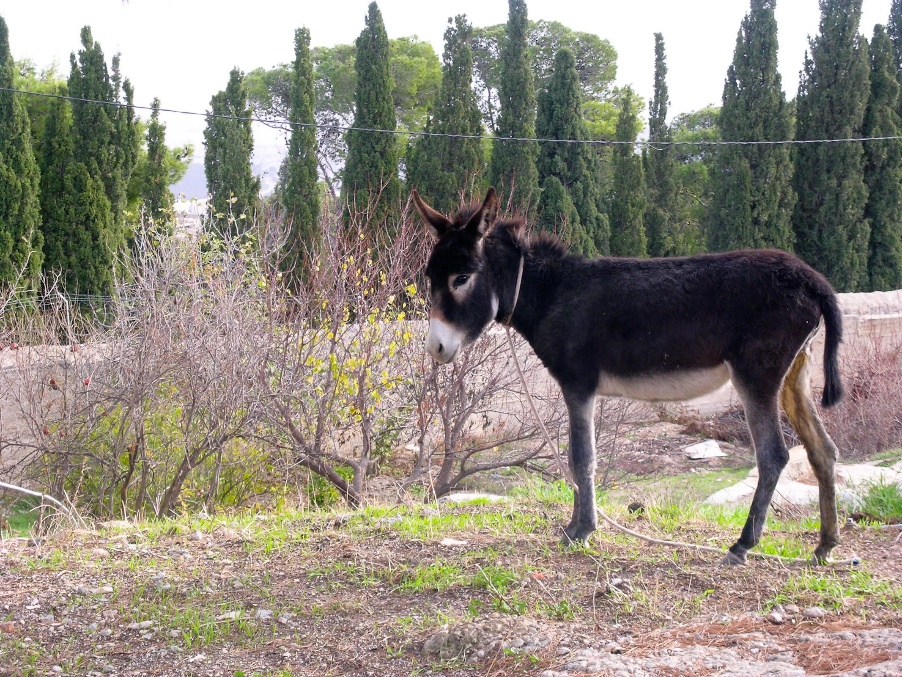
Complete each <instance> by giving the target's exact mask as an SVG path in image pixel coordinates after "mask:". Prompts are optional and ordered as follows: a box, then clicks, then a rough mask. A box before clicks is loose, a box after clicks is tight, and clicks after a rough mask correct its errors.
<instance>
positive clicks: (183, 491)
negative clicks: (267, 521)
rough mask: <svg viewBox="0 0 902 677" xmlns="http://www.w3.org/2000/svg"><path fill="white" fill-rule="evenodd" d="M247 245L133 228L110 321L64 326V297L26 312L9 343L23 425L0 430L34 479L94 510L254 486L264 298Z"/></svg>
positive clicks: (158, 505) (235, 498) (157, 507)
mask: <svg viewBox="0 0 902 677" xmlns="http://www.w3.org/2000/svg"><path fill="white" fill-rule="evenodd" d="M246 254H247V251H246V250H242V249H241V248H240V247H239V246H238V245H237V243H223V242H218V241H216V240H215V239H209V240H205V241H203V242H201V241H198V240H193V239H184V238H179V237H172V236H164V235H160V234H152V233H143V234H142V233H139V234H138V236H137V237H136V241H135V255H134V257H133V258H132V259H130V260H129V261H127V262H125V266H126V270H127V272H128V280H129V282H128V284H127V285H126V284H119V285H118V287H117V290H116V294H115V296H114V297H113V299H112V300H111V301H110V312H109V316H110V317H112V318H114V319H113V323H112V325H111V326H103V325H99V324H97V323H94V324H93V325H89V323H88V322H87V321H86V320H85V316H84V315H82V319H81V320H80V322H79V323H78V325H79V326H80V328H81V332H82V334H81V335H79V336H74V335H73V332H72V327H73V324H74V323H73V322H72V319H71V313H72V310H71V309H70V308H69V307H68V306H67V305H66V306H65V312H64V311H63V309H62V306H60V307H56V308H50V309H46V308H45V309H43V310H42V312H36V313H33V314H31V315H28V316H23V318H22V320H21V324H20V326H19V328H18V331H19V333H21V334H23V335H24V334H28V335H29V336H30V339H31V342H32V343H33V346H34V347H32V348H29V349H27V350H26V349H22V350H20V351H19V357H18V359H17V364H16V368H17V379H16V389H17V390H16V393H15V398H14V399H15V402H16V404H17V406H18V410H19V411H18V414H19V418H20V420H22V421H24V423H25V425H26V426H27V428H28V430H27V433H28V434H21V431H20V434H18V435H16V436H13V437H11V438H7V439H6V444H7V445H13V444H14V445H18V447H19V449H20V452H21V453H20V454H19V460H20V464H21V468H22V470H23V472H24V473H25V475H26V476H27V477H29V478H30V479H31V482H32V483H33V484H35V485H37V486H41V487H46V488H47V489H48V490H49V491H50V492H51V493H53V494H55V495H59V496H66V497H68V498H69V500H71V501H72V502H73V503H75V504H77V505H80V506H82V507H84V508H86V509H87V510H88V511H89V512H90V513H92V514H94V515H96V516H122V515H131V514H144V513H147V512H150V513H151V514H154V515H157V516H161V515H164V514H172V513H173V512H175V511H176V510H177V509H178V508H179V506H180V505H183V504H189V505H192V506H194V507H204V506H206V507H208V508H212V507H213V506H214V505H217V504H220V503H222V502H224V499H225V498H226V496H227V495H229V494H230V498H229V502H240V501H241V500H243V499H244V498H246V497H247V495H248V494H249V493H252V491H253V489H252V488H250V487H251V486H252V485H253V483H254V482H255V481H256V478H255V477H254V475H252V474H249V473H250V472H255V471H256V469H254V470H251V469H250V468H249V465H250V464H249V463H248V461H249V460H254V455H255V453H257V451H256V450H254V449H253V448H252V447H251V446H250V445H249V440H250V439H251V433H252V432H253V421H254V419H255V417H256V416H257V414H258V412H259V407H258V406H257V402H256V401H255V400H254V396H255V391H254V389H253V387H252V385H253V378H252V377H253V375H254V374H255V373H256V372H257V368H256V364H255V362H256V360H257V359H258V358H257V356H258V355H259V349H258V346H257V345H255V337H256V327H257V325H258V324H259V318H260V317H261V310H262V309H263V308H264V305H263V303H262V302H260V301H259V300H258V299H257V298H256V296H262V295H261V294H258V293H257V290H258V285H257V282H258V280H257V278H258V277H259V276H258V274H257V273H256V271H255V268H254V259H253V257H251V256H248V255H246ZM60 337H64V340H63V341H60ZM259 453H262V452H259ZM261 465H264V464H261Z"/></svg>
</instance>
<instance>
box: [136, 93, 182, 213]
mask: <svg viewBox="0 0 902 677" xmlns="http://www.w3.org/2000/svg"><path fill="white" fill-rule="evenodd" d="M142 186H143V194H142V195H141V201H142V202H143V204H144V211H145V213H146V214H147V216H149V217H150V218H151V219H152V220H153V221H154V222H155V223H161V224H162V223H168V222H169V221H171V219H172V206H173V203H174V199H173V197H172V191H171V190H169V169H168V167H167V166H166V125H164V124H163V123H162V122H160V100H159V99H154V100H153V103H152V104H151V114H150V124H148V125H147V162H146V164H145V165H144V181H143V182H142Z"/></svg>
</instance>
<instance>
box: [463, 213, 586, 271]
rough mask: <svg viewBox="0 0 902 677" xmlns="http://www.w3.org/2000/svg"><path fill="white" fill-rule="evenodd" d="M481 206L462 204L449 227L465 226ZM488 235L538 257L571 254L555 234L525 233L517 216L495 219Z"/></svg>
mask: <svg viewBox="0 0 902 677" xmlns="http://www.w3.org/2000/svg"><path fill="white" fill-rule="evenodd" d="M481 207H482V203H480V202H471V203H470V204H466V205H462V206H461V207H460V209H458V210H457V212H456V213H455V214H454V216H453V217H452V219H451V228H452V229H458V228H463V227H464V226H466V225H467V223H469V222H470V220H471V219H472V218H473V217H474V216H476V214H477V213H478V212H479V210H480V209H481ZM489 237H490V238H493V239H495V240H498V241H500V242H503V243H505V244H508V245H511V246H512V247H514V248H515V249H518V250H520V251H522V252H530V253H532V254H533V255H536V256H539V257H550V258H563V257H564V256H567V255H568V254H571V252H569V250H568V249H567V245H566V244H564V243H563V242H562V241H561V240H560V238H558V237H557V235H554V234H552V233H549V232H547V231H538V232H534V233H532V234H531V235H527V233H526V221H525V220H524V219H522V218H519V217H515V218H510V219H500V220H498V221H496V222H495V225H494V226H492V230H491V232H490V233H489Z"/></svg>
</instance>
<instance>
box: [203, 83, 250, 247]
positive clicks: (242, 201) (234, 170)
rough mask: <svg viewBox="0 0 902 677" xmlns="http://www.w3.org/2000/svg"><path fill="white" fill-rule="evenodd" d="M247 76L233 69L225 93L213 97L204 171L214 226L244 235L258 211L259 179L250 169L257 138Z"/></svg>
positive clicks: (208, 122) (232, 233) (224, 230)
mask: <svg viewBox="0 0 902 677" xmlns="http://www.w3.org/2000/svg"><path fill="white" fill-rule="evenodd" d="M250 115H251V111H250V108H249V107H248V103H247V89H246V88H245V85H244V74H243V73H242V72H241V71H240V70H239V69H238V68H233V69H232V71H231V73H229V82H228V84H227V85H226V88H225V90H223V91H221V92H218V93H217V94H214V95H213V98H212V99H211V100H210V114H209V115H207V126H206V128H205V129H204V171H205V173H206V175H207V191H208V192H209V193H210V196H211V200H212V214H213V224H214V225H215V226H216V227H217V228H218V229H219V230H220V231H221V232H223V233H228V234H230V235H233V236H235V235H241V234H243V233H244V232H245V231H247V230H248V228H250V226H251V223H252V221H253V217H254V211H255V210H256V208H257V202H258V199H259V193H260V179H258V178H256V177H254V174H253V171H252V170H251V156H252V155H253V154H254V135H253V132H252V131H251V120H250Z"/></svg>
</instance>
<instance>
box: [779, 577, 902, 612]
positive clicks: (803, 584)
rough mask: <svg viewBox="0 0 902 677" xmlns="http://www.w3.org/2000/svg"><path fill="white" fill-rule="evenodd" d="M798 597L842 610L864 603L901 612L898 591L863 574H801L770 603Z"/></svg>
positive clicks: (901, 596) (901, 592) (901, 594)
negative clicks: (864, 601)
mask: <svg viewBox="0 0 902 677" xmlns="http://www.w3.org/2000/svg"><path fill="white" fill-rule="evenodd" d="M799 597H801V598H803V600H804V601H805V603H813V604H818V605H820V606H823V607H827V608H831V609H842V608H844V607H849V606H853V605H855V604H856V603H857V602H860V601H863V600H866V601H868V602H869V603H871V604H877V605H879V606H885V607H889V608H893V609H902V587H900V586H899V585H898V583H894V582H892V581H888V580H883V579H878V578H875V577H874V576H873V575H872V574H870V573H868V572H867V571H857V570H856V571H851V572H849V573H848V574H846V573H845V572H836V571H803V572H801V573H800V574H798V575H795V576H792V577H790V579H789V580H788V581H787V582H786V584H785V585H784V586H783V589H782V591H781V593H780V594H779V595H777V597H776V598H775V599H774V603H777V602H780V603H783V602H789V601H793V600H795V599H798V598H799Z"/></svg>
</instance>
